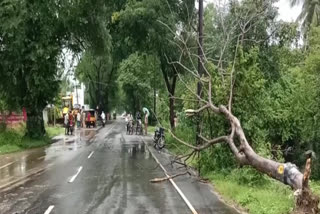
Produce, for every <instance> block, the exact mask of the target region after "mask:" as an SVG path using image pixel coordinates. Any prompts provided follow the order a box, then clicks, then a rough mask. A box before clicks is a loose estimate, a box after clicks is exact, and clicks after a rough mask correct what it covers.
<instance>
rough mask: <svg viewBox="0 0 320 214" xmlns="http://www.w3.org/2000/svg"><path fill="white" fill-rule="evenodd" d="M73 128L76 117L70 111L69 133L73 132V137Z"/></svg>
mask: <svg viewBox="0 0 320 214" xmlns="http://www.w3.org/2000/svg"><path fill="white" fill-rule="evenodd" d="M73 126H74V117H73V114H72V111H71V110H70V111H69V125H68V127H69V130H68V133H69V131H70V132H71V135H72V132H73Z"/></svg>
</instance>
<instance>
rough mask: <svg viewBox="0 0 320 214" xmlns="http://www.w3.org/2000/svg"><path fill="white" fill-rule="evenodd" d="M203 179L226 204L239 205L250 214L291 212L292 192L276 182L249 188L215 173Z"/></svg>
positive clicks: (284, 213) (282, 213)
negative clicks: (207, 181)
mask: <svg viewBox="0 0 320 214" xmlns="http://www.w3.org/2000/svg"><path fill="white" fill-rule="evenodd" d="M205 177H206V178H208V179H209V180H210V181H211V182H212V183H213V184H214V186H215V189H216V191H217V192H218V193H219V194H220V195H222V196H223V198H224V199H225V200H226V201H227V202H229V203H232V204H237V205H240V207H243V208H244V209H246V210H247V211H248V212H249V213H251V214H287V213H290V212H291V211H292V210H293V207H294V197H293V191H292V190H291V189H290V188H289V187H286V186H284V185H283V184H281V183H278V182H276V181H270V182H268V183H267V184H265V185H257V186H249V185H246V184H240V183H239V182H237V181H235V180H234V179H230V178H228V176H223V175H219V174H216V173H209V174H207V175H206V176H205Z"/></svg>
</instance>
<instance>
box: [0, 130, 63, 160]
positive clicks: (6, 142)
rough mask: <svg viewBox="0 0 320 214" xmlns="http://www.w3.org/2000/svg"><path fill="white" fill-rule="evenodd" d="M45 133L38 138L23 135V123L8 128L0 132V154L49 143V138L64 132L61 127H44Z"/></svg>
mask: <svg viewBox="0 0 320 214" xmlns="http://www.w3.org/2000/svg"><path fill="white" fill-rule="evenodd" d="M46 131H47V135H46V136H44V137H42V138H40V139H30V138H28V137H25V132H26V128H25V125H19V126H18V127H16V128H8V129H7V130H5V131H2V132H0V154H7V153H12V152H18V151H23V150H26V149H32V148H37V147H42V146H46V145H48V144H50V143H51V138H52V137H54V136H57V135H60V134H62V133H64V129H63V128H61V127H46Z"/></svg>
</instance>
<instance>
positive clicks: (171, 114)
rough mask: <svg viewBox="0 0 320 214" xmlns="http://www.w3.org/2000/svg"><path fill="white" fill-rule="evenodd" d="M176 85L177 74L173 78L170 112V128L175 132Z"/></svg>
mask: <svg viewBox="0 0 320 214" xmlns="http://www.w3.org/2000/svg"><path fill="white" fill-rule="evenodd" d="M176 83H177V74H175V75H174V76H173V78H172V84H171V88H170V90H169V93H170V94H169V111H170V115H169V119H170V127H171V130H174V102H175V99H174V95H175V90H176Z"/></svg>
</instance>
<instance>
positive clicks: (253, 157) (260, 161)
mask: <svg viewBox="0 0 320 214" xmlns="http://www.w3.org/2000/svg"><path fill="white" fill-rule="evenodd" d="M218 111H220V113H222V114H224V116H225V117H226V118H227V119H228V120H229V122H230V124H231V126H232V127H233V130H234V137H236V138H237V140H238V141H239V142H240V146H239V149H238V148H237V147H236V145H235V144H234V142H233V136H231V137H229V138H228V144H229V146H230V148H231V151H232V152H233V154H234V155H235V156H236V159H237V160H238V162H239V163H240V164H242V165H250V166H252V167H253V168H255V169H257V170H258V171H259V172H262V173H265V174H267V175H268V176H270V177H272V178H274V179H276V180H278V181H280V182H282V183H284V184H286V185H289V186H290V187H291V188H292V189H294V190H297V191H298V192H299V193H298V195H297V196H298V197H297V201H296V211H295V213H296V214H298V213H299V214H300V213H301V214H302V213H304V214H318V213H319V208H318V204H319V197H317V196H315V195H314V194H312V192H311V190H310V188H309V186H308V180H309V177H310V174H311V157H310V158H309V159H308V160H307V164H306V169H305V174H302V173H301V172H300V171H299V169H298V168H297V166H296V165H294V164H292V163H279V162H276V161H273V160H270V159H267V158H264V157H261V156H260V155H258V154H257V153H256V152H255V151H254V150H253V149H252V147H251V146H250V145H249V143H248V141H247V139H246V136H245V134H244V131H243V129H242V127H241V124H240V121H239V120H238V118H237V117H235V116H234V115H233V114H232V113H231V112H230V111H229V110H228V109H227V108H226V107H224V106H220V108H219V110H218Z"/></svg>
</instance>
